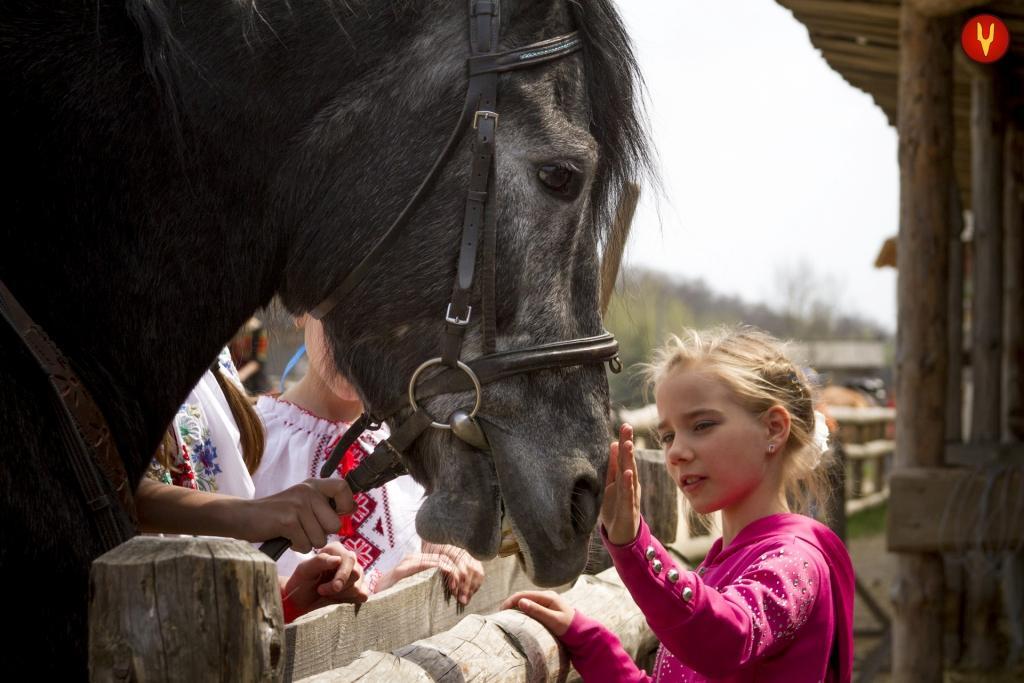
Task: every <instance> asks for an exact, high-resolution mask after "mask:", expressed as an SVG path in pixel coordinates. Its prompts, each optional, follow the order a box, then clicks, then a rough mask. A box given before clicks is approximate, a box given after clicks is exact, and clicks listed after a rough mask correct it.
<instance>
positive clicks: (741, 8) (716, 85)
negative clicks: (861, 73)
mask: <svg viewBox="0 0 1024 683" xmlns="http://www.w3.org/2000/svg"><path fill="white" fill-rule="evenodd" d="M618 5H619V9H620V11H621V12H622V15H623V17H624V19H625V21H626V24H627V26H628V28H629V30H630V34H631V35H632V37H633V40H634V43H635V45H636V49H637V52H638V56H639V58H640V64H641V68H642V70H643V73H644V76H645V78H646V80H647V87H648V90H649V98H650V102H649V109H650V118H651V127H652V132H653V136H654V141H655V145H656V147H657V149H658V154H659V158H660V165H661V173H662V179H663V182H664V188H665V193H664V194H665V196H664V197H663V198H661V199H660V200H659V201H658V202H657V203H658V206H659V207H660V224H659V210H656V208H655V202H654V201H652V200H653V199H654V197H652V196H650V194H648V195H647V196H645V197H644V198H643V200H642V201H641V206H640V209H639V210H638V212H637V215H636V219H635V221H634V223H633V232H632V235H631V239H630V244H629V246H628V248H627V252H626V264H627V266H626V267H627V268H628V267H629V265H644V266H647V267H652V268H655V269H657V270H662V271H666V272H669V273H673V274H678V275H680V276H685V277H700V278H703V279H704V280H705V281H706V282H707V283H708V284H709V285H710V286H711V287H712V288H713V289H715V290H717V291H720V292H723V293H728V294H733V295H738V296H740V297H742V298H744V299H746V300H748V301H764V302H767V303H769V304H776V305H777V304H779V303H780V302H779V286H778V284H777V283H778V275H777V274H778V272H779V270H780V269H783V268H787V267H793V266H794V265H795V264H798V263H800V262H801V261H807V262H810V263H811V264H812V265H813V267H814V268H815V270H816V271H817V272H818V273H820V276H821V279H822V280H823V281H829V284H827V285H826V287H824V288H823V289H826V290H831V291H832V292H834V293H835V298H836V305H837V306H838V310H840V311H842V312H855V313H858V314H861V315H863V316H866V317H868V318H870V319H872V320H874V321H877V322H878V323H880V324H882V325H883V326H885V327H886V328H887V329H889V330H895V327H896V290H895V286H896V276H895V271H894V270H892V269H891V268H887V269H883V270H877V269H875V268H874V265H873V264H874V260H875V256H876V255H877V253H878V250H879V248H880V247H881V245H882V242H883V240H884V239H885V238H887V237H889V236H892V235H895V234H896V229H897V224H898V215H899V168H898V165H897V158H896V132H895V130H893V129H892V128H891V127H890V126H889V125H888V123H887V122H886V119H885V116H884V114H883V113H882V111H881V110H880V109H879V108H878V107H876V106H875V104H874V103H873V101H872V100H871V98H870V97H869V96H868V95H867V94H865V93H863V92H861V91H860V90H857V89H855V88H853V87H852V86H850V85H849V84H847V83H846V82H845V81H844V80H843V79H842V78H841V77H840V76H839V74H838V73H836V72H835V71H833V70H832V69H830V68H829V66H828V65H827V64H826V63H825V61H824V59H823V58H822V57H821V55H820V54H819V53H818V51H817V50H816V49H815V48H814V47H813V46H812V45H811V42H810V40H809V39H808V37H807V31H806V29H805V28H804V27H803V25H802V24H800V23H799V22H797V21H796V20H795V19H794V18H793V16H792V14H790V12H789V11H788V10H786V9H784V8H782V7H781V6H779V5H778V4H777V3H775V2H774V1H773V0H730V1H729V2H721V1H711V0H708V1H705V2H698V1H696V0H618Z"/></svg>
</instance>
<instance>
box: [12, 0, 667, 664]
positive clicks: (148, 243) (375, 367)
mask: <svg viewBox="0 0 1024 683" xmlns="http://www.w3.org/2000/svg"><path fill="white" fill-rule="evenodd" d="M467 23H468V16H467V8H466V3H465V2H462V1H460V2H456V1H454V0H402V1H395V2H385V1H383V0H377V1H371V0H348V2H344V1H336V0H291V1H290V2H288V1H276V2H275V1H273V0H267V1H266V2H259V3H258V2H255V1H253V2H238V1H237V0H234V1H232V0H204V1H203V2H194V3H185V2H180V1H178V0H121V1H120V2H108V1H106V0H91V1H90V2H84V3H83V2H59V1H58V0H46V1H45V2H43V1H32V0H24V1H21V2H17V1H12V2H6V3H4V4H3V5H2V7H0V73H2V86H0V87H2V92H3V106H2V107H0V117H2V124H0V131H2V134H3V142H4V144H3V149H4V153H3V159H4V161H5V163H6V165H7V172H6V173H5V176H6V177H7V178H8V180H7V181H5V183H4V184H3V185H2V189H0V192H2V199H3V207H4V209H5V210H6V211H7V217H6V218H5V219H4V220H3V228H2V230H3V234H2V241H0V244H2V247H0V280H2V281H3V282H4V283H6V285H7V286H8V287H9V288H10V290H11V291H12V292H13V293H14V295H15V296H16V297H17V298H18V299H19V300H20V302H21V303H22V305H23V306H24V307H25V309H26V310H27V311H28V313H29V314H30V315H31V316H32V317H33V318H34V319H35V320H36V322H37V323H39V324H40V325H41V326H42V327H43V328H44V329H45V330H46V331H47V332H48V334H49V335H50V337H51V338H52V339H53V340H54V341H55V342H56V343H57V344H58V345H59V347H60V348H61V349H62V350H63V351H64V353H65V354H66V355H67V356H68V358H69V359H70V362H71V364H72V366H73V368H74V369H75V370H76V371H77V373H78V375H79V376H80V377H81V379H82V381H83V382H84V384H85V385H86V386H88V387H89V389H90V390H91V392H92V394H93V395H94V397H95V398H96V400H97V403H98V404H99V407H100V408H101V409H102V411H103V413H104V414H105V416H106V418H107V421H108V422H109V424H110V427H111V430H112V432H113V434H114V435H115V440H116V444H117V447H118V449H119V451H120V453H121V456H122V459H123V460H124V465H125V468H126V469H127V472H128V475H129V478H130V480H131V481H132V482H133V483H137V482H138V480H139V479H140V477H141V476H142V474H143V472H144V469H145V467H146V465H147V463H148V461H149V459H150V456H151V454H152V453H153V451H154V449H155V447H156V445H157V443H158V441H159V438H160V435H161V433H162V432H163V431H164V429H165V427H166V425H167V423H168V422H169V420H170V418H171V416H172V415H173V413H174V411H175V410H176V408H177V406H178V404H179V402H180V401H181V400H182V398H183V397H184V396H185V394H186V393H187V392H188V390H189V388H190V387H191V386H192V385H193V384H194V383H195V382H196V380H197V379H198V377H199V376H200V375H201V373H202V372H203V370H204V369H205V368H206V367H207V366H208V365H209V364H210V361H211V360H212V359H213V358H214V356H215V355H216V353H217V351H218V349H219V348H220V347H221V345H222V344H224V343H225V341H226V340H227V339H228V338H229V337H230V336H231V334H232V333H233V332H234V331H235V329H236V328H237V327H238V326H239V325H240V324H241V323H242V322H243V321H244V320H245V319H246V318H247V317H248V316H249V315H250V314H251V312H252V311H253V310H254V309H256V308H257V307H259V306H261V305H263V304H265V303H267V302H268V301H269V300H270V299H271V297H272V296H273V295H274V294H275V293H280V295H281V297H282V300H283V301H284V302H285V304H286V306H288V308H289V309H290V310H292V311H295V312H300V311H306V310H310V309H311V308H312V307H314V306H315V305H316V304H317V303H318V302H319V301H320V300H321V299H323V298H324V296H325V295H326V294H327V293H328V292H330V291H331V290H332V289H333V287H334V286H335V285H336V284H337V283H338V281H339V280H340V279H341V278H342V277H343V276H344V274H345V273H346V272H347V269H349V268H351V267H352V266H353V265H354V264H355V263H357V262H358V261H359V259H360V258H361V255H362V253H363V251H364V250H365V247H366V245H368V244H372V243H373V241H374V237H375V236H376V235H377V234H379V232H380V230H381V229H382V226H386V225H388V224H389V223H390V222H391V220H392V219H393V218H394V215H395V213H396V212H398V211H399V210H400V209H401V207H402V205H403V204H404V203H405V201H406V199H407V198H408V197H409V196H410V195H411V194H412V193H413V191H414V189H415V187H416V185H417V183H418V182H419V181H420V179H421V178H422V177H423V176H424V175H425V174H426V172H427V170H428V167H429V165H430V162H431V160H432V159H433V157H434V156H435V154H436V152H437V150H438V149H439V147H440V146H442V145H443V143H444V141H445V137H446V135H447V133H448V131H449V129H450V128H451V126H452V124H453V121H454V120H455V118H457V117H458V115H459V109H460V105H461V103H462V100H463V96H464V91H465V87H466V73H465V58H466V56H467V52H468V47H467V42H468V41H467V34H466V26H467ZM574 29H575V30H578V31H579V32H580V35H581V38H582V43H583V48H582V50H581V51H580V52H578V53H576V54H575V55H572V56H571V57H568V58H565V59H562V60H559V61H556V62H551V63H550V64H546V65H543V66H541V67H538V68H536V69H532V70H529V71H518V72H512V73H509V74H504V75H502V76H501V77H500V80H499V91H498V92H499V103H500V110H501V123H500V126H501V128H500V133H499V136H498V142H497V157H496V158H497V165H496V170H495V173H496V185H497V186H499V187H500V188H501V192H500V195H499V203H498V206H497V217H498V220H497V225H498V239H497V259H496V262H497V277H496V282H497V306H496V315H495V321H496V326H497V348H498V350H501V349H508V348H518V347H521V346H525V345H531V344H539V343H544V342H549V341H556V340H560V339H571V338H576V337H581V336H588V335H594V334H597V333H599V332H600V331H601V320H600V316H599V313H598V287H599V284H598V266H599V262H598V251H599V245H600V243H601V240H602V236H603V233H604V231H605V229H606V226H607V225H608V224H609V215H610V212H611V208H612V206H613V204H614V202H615V194H616V192H615V189H616V188H618V187H620V186H621V184H622V182H623V181H624V180H625V179H628V178H632V177H635V175H636V174H637V173H638V172H639V171H641V170H643V168H644V167H646V160H647V155H646V147H645V140H644V136H643V134H642V128H641V125H640V123H639V119H638V117H637V101H636V99H637V93H638V83H639V80H638V73H637V70H636V63H635V61H634V59H633V55H632V52H631V48H630V46H629V43H628V40H627V38H626V35H625V32H624V30H623V27H622V25H621V23H620V21H619V19H618V17H617V16H616V14H615V12H614V10H613V8H612V4H611V1H610V0H580V1H579V2H570V3H561V2H549V1H545V0H518V1H517V0H506V1H505V2H504V3H503V4H502V8H501V35H502V41H501V45H500V46H499V47H500V48H501V49H505V48H510V47H516V46H519V45H525V44H528V43H531V42H534V41H537V40H539V39H541V38H546V37H550V36H553V35H558V34H563V33H567V32H569V31H571V30H574ZM468 154H469V141H468V139H467V140H464V141H463V143H462V144H461V146H460V147H459V148H458V150H457V152H456V155H455V159H454V160H453V162H452V163H449V164H448V165H447V166H446V167H445V170H444V171H443V173H442V174H441V176H440V177H439V178H438V180H437V182H436V184H435V186H434V187H433V189H432V191H431V193H430V195H429V196H428V197H427V198H426V200H425V201H424V202H423V203H422V205H421V206H420V207H419V208H418V209H417V211H416V213H415V215H414V216H413V218H412V221H411V223H410V225H409V226H408V228H407V231H406V233H405V234H404V235H403V236H402V238H401V239H399V240H398V241H397V242H396V244H395V245H394V247H393V248H392V249H391V250H390V251H389V253H388V254H387V255H386V257H385V258H384V259H382V260H381V261H380V262H379V263H378V264H376V265H375V266H374V267H373V268H372V269H371V271H370V273H369V277H367V278H366V279H365V280H364V281H363V282H362V283H361V284H359V285H358V286H357V287H356V288H355V290H353V291H352V292H351V294H350V295H349V296H348V297H347V299H346V301H345V304H344V305H343V306H340V307H339V308H338V309H336V310H335V311H334V312H332V313H331V314H330V315H329V316H328V317H327V318H326V319H325V321H324V322H325V328H326V329H327V331H328V334H329V337H330V340H331V343H332V346H333V348H334V350H335V354H334V355H335V360H336V363H337V365H338V367H339V368H340V369H341V371H342V372H344V373H345V374H346V375H348V376H349V377H350V378H352V379H353V380H354V382H355V383H356V384H357V386H359V387H360V390H361V392H362V393H363V396H364V398H365V400H366V401H367V403H368V404H369V405H371V406H379V405H383V404H387V403H389V402H390V401H392V400H393V399H394V398H395V397H396V396H399V395H401V394H402V392H403V391H404V390H405V385H406V383H407V382H408V381H409V376H410V374H411V373H412V371H413V369H414V368H415V367H416V366H417V365H418V364H419V363H420V362H422V361H423V360H424V359H426V358H429V357H432V356H436V355H438V354H437V345H438V339H439V337H440V329H441V328H440V325H439V320H440V318H441V317H442V315H443V312H444V305H445V302H446V301H447V298H448V294H449V291H450V283H451V282H452V279H453V277H454V274H455V269H456V263H455V261H456V252H455V246H454V245H456V244H458V235H459V231H460V225H459V222H460V216H461V212H462V207H463V203H464V201H465V187H466V177H465V176H466V169H467V167H468V163H466V161H465V160H466V159H467V157H468ZM465 348H466V349H467V352H466V355H467V356H468V357H473V356H474V355H479V353H480V334H479V330H478V329H477V326H476V325H471V326H470V330H469V333H468V335H467V338H466V344H465ZM0 353H2V355H3V358H4V362H3V363H2V365H0V389H2V392H0V449H2V455H0V505H2V514H3V518H4V519H3V529H4V537H3V541H2V543H0V568H2V569H0V572H2V573H0V576H2V577H3V586H4V588H5V589H6V591H7V594H8V595H9V596H10V598H9V600H8V604H10V605H11V606H12V607H13V609H12V610H11V611H9V612H8V615H9V616H8V619H7V621H8V627H9V629H11V630H13V637H12V636H10V635H9V636H8V637H6V638H5V647H4V648H3V650H4V652H5V654H6V655H7V656H6V657H5V670H6V671H8V672H10V671H13V670H16V669H19V668H21V667H25V668H27V669H29V670H32V671H34V672H35V673H36V674H38V673H40V672H45V671H48V670H70V671H71V672H72V673H73V674H76V675H84V671H85V640H86V638H85V633H86V628H85V617H86V606H87V578H88V570H89V565H90V562H91V561H92V560H93V559H94V558H95V557H97V556H98V555H99V554H100V553H101V552H103V550H104V548H103V546H102V543H101V542H100V540H99V537H98V535H97V533H96V528H95V522H94V520H93V518H92V517H91V514H90V512H89V510H88V508H87V507H86V505H85V503H84V501H83V497H82V494H81V492H80V490H79V487H78V485H77V483H76V481H75V479H74V476H73V474H72V472H71V471H70V469H69V467H68V464H67V446H66V444H65V443H64V442H63V440H62V439H59V438H57V437H56V431H57V425H58V424H59V418H58V412H57V411H58V405H57V403H56V401H55V399H54V398H53V395H52V392H51V391H50V389H49V387H48V386H47V384H46V381H45V379H44V377H43V374H42V372H41V371H40V369H39V368H38V367H37V365H36V364H35V363H34V362H33V361H32V359H31V357H30V356H29V355H28V353H27V352H26V351H25V350H24V348H23V347H22V345H21V344H20V342H19V341H18V339H17V338H16V337H15V335H14V334H13V333H12V332H11V331H10V330H9V329H7V328H6V327H0ZM483 394H484V406H485V409H484V410H483V411H482V412H481V418H482V419H483V421H484V424H485V429H486V431H487V436H488V438H489V440H490V443H491V446H492V449H493V450H492V452H491V453H490V454H483V453H479V452H473V451H469V450H467V449H465V448H459V449H453V448H452V445H451V442H450V438H449V437H447V436H445V435H443V434H441V433H432V434H431V436H430V437H428V438H424V439H421V440H420V441H419V442H418V444H417V447H416V448H415V450H414V451H413V452H412V453H411V457H410V458H409V462H408V463H407V464H408V466H409V467H410V469H411V470H412V472H413V474H414V475H415V476H416V477H417V478H418V479H419V480H420V481H421V482H423V483H424V484H425V486H426V487H427V490H428V492H429V494H430V495H429V498H428V500H427V502H426V504H425V505H424V508H423V510H422V511H421V514H420V517H419V519H418V523H417V526H418V528H419V529H420V532H421V534H422V535H424V536H425V537H426V538H428V539H430V540H433V541H438V542H451V543H455V544H458V545H461V546H463V547H466V548H468V549H469V550H470V551H471V552H473V553H474V554H476V555H478V556H488V555H493V553H494V551H495V548H494V547H493V543H492V542H491V540H490V539H493V538H494V536H495V533H492V532H494V530H496V529H497V527H498V525H499V524H500V520H501V516H502V513H503V506H504V511H505V513H507V514H508V515H509V516H510V517H511V522H512V525H513V526H514V528H515V529H516V532H517V535H518V536H519V543H520V547H521V548H522V549H523V558H524V560H525V561H526V565H527V568H528V570H529V571H530V572H531V573H532V575H533V576H534V577H535V579H536V580H537V581H538V582H539V583H541V584H556V583H560V582H563V581H565V580H568V579H570V578H571V577H572V576H574V575H575V574H577V573H578V572H579V571H580V570H581V568H582V567H583V564H584V561H585V552H586V550H585V549H586V546H587V538H588V536H589V533H590V530H591V529H592V528H593V525H594V522H595V519H596V514H597V508H598V505H599V500H600V491H601V481H603V480H602V477H603V472H604V461H605V452H606V451H605V449H606V440H607V435H608V431H607V430H608V426H607V418H606V415H607V384H606V380H605V376H604V373H603V370H602V369H600V367H599V366H594V365H589V366H581V367H575V368H571V369H565V370H551V371H543V372H535V373H531V374H528V375H518V376H515V377H511V378H509V379H507V380H503V381H500V382H496V383H494V384H491V385H488V386H487V387H485V389H484V392H483ZM460 400H461V402H462V403H465V400H466V395H462V396H447V397H437V398H434V399H432V400H430V401H427V402H426V405H427V406H428V407H429V408H430V409H431V411H432V412H433V411H435V410H436V414H447V412H446V411H450V410H451V409H452V408H453V407H455V406H457V405H459V402H460ZM502 500H503V502H502ZM480 529H484V530H485V531H486V533H483V534H481V533H479V530H480ZM126 590H131V587H126ZM10 632H11V631H10V630H9V633H10Z"/></svg>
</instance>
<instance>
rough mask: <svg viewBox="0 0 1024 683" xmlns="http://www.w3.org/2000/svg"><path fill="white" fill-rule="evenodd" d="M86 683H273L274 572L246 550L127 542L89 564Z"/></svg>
mask: <svg viewBox="0 0 1024 683" xmlns="http://www.w3.org/2000/svg"><path fill="white" fill-rule="evenodd" d="M90 585H91V590H90V599H89V678H90V680H92V681H129V680H131V681H148V680H160V681H181V682H182V683H195V682H196V681H209V680H243V681H280V680H282V676H283V673H284V667H283V664H284V656H283V655H284V642H283V638H282V635H283V631H284V618H283V616H282V612H281V594H280V588H279V585H278V581H277V567H276V565H275V564H274V562H273V561H272V560H271V559H270V558H268V557H267V556H266V555H264V554H262V553H260V552H259V551H258V550H256V549H255V548H253V547H252V545H251V544H249V543H245V542H243V541H236V540H232V539H222V538H158V537H153V536H136V537H135V538H133V539H131V540H129V541H128V542H126V543H123V544H121V545H119V546H118V547H116V548H114V549H113V550H111V551H110V552H108V553H106V554H104V555H102V556H100V557H99V558H97V559H96V561H95V562H93V565H92V573H91V576H90Z"/></svg>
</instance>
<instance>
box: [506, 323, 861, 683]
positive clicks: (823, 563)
mask: <svg viewBox="0 0 1024 683" xmlns="http://www.w3.org/2000/svg"><path fill="white" fill-rule="evenodd" d="M647 375H648V379H649V381H650V382H651V383H652V384H653V385H654V387H655V400H656V402H657V406H658V419H659V424H658V427H657V431H658V436H659V438H660V440H661V443H662V446H663V448H664V452H665V464H666V466H667V468H668V472H669V474H670V475H671V476H672V478H673V479H674V480H675V482H676V484H677V485H678V486H679V488H680V489H681V490H682V492H683V495H684V496H685V497H686V499H687V500H688V501H689V503H690V505H691V506H693V508H694V510H696V511H697V512H699V513H701V514H708V513H711V512H715V511H717V510H721V511H722V532H723V533H722V538H720V539H718V540H717V541H716V542H715V544H714V545H713V546H712V548H711V550H710V552H709V553H708V555H707V557H706V558H705V559H704V562H702V563H701V565H700V566H699V567H698V568H697V570H696V571H689V570H687V569H686V568H685V567H682V566H680V565H679V564H677V563H676V561H675V560H674V559H673V558H672V557H671V556H670V555H669V554H668V553H667V552H665V549H664V548H663V547H662V545H661V544H660V543H659V542H658V541H657V540H656V539H655V538H654V537H653V536H651V533H650V530H649V529H648V527H647V524H646V523H645V522H644V520H643V518H642V517H641V516H640V483H639V481H638V480H637V477H636V463H635V460H634V454H633V443H632V436H633V432H632V428H631V427H630V426H629V425H623V427H622V430H621V432H620V434H619V440H618V442H617V443H613V444H612V445H611V452H610V459H609V464H608V475H607V482H606V488H605V494H604V502H603V504H602V507H601V535H602V538H603V540H604V543H605V546H606V547H607V548H608V551H609V553H610V554H611V557H612V559H613V561H614V562H615V567H616V569H617V570H618V572H619V576H620V577H621V578H622V580H623V582H624V583H625V584H626V587H627V588H629V591H630V593H631V594H632V596H633V599H634V600H636V602H637V604H638V605H639V606H640V609H641V610H642V611H643V613H644V615H645V616H646V618H647V622H648V624H650V626H651V629H652V630H653V631H654V633H655V634H656V635H657V636H658V639H659V640H660V642H661V647H660V649H659V651H658V657H657V661H656V663H655V666H654V672H653V676H652V677H650V678H649V677H648V676H647V674H646V673H644V672H643V671H642V670H640V669H638V668H637V666H636V665H635V664H634V663H633V661H632V659H630V657H629V656H628V655H627V654H626V653H625V651H624V650H623V649H622V646H621V644H620V643H619V641H618V639H617V638H616V637H615V636H614V635H613V634H612V633H610V632H609V631H608V630H607V629H605V628H604V627H603V626H602V625H601V624H600V623H598V622H597V621H594V620H593V619H589V618H587V617H586V616H584V615H583V614H580V613H577V612H575V610H573V608H572V607H569V606H568V604H567V603H566V602H565V601H564V600H563V599H562V598H561V597H560V596H559V595H558V594H556V593H552V592H525V593H517V594H516V595H513V596H512V597H510V598H509V599H508V601H507V602H506V607H513V606H514V607H517V608H519V609H520V610H522V611H523V612H525V613H526V614H528V615H529V616H531V617H533V618H534V619H537V620H538V621H540V622H541V623H542V624H543V625H544V626H545V627H547V628H548V630H550V631H551V632H552V633H553V634H554V635H555V636H556V637H558V638H559V639H560V640H561V641H562V643H563V644H564V645H565V646H566V648H567V649H568V650H569V654H570V657H571V658H572V663H573V665H574V666H575V667H576V669H577V670H578V671H579V672H580V674H581V675H582V677H583V680H584V681H586V682H588V683H590V682H593V681H609V682H612V681H647V680H652V679H653V680H655V681H759V682H761V681H765V682H769V681H772V682H782V681H785V682H787V683H801V682H803V681H830V682H832V681H839V682H844V683H845V682H846V681H849V680H850V678H851V670H852V666H853V631H852V615H853V568H852V566H851V564H850V557H849V555H848V554H847V552H846V548H845V546H844V545H843V543H842V541H840V540H839V538H838V537H836V535H835V534H833V533H832V532H831V531H830V530H829V529H828V527H826V526H824V525H823V524H820V523H819V522H817V521H815V520H814V519H812V518H810V517H806V516H804V515H802V514H798V513H799V512H804V511H806V510H807V508H808V507H809V506H810V505H811V504H815V505H817V509H819V510H821V509H824V502H825V498H826V497H827V493H828V480H827V470H828V467H827V463H825V462H823V459H824V458H825V457H826V456H827V448H826V446H827V444H826V439H827V434H828V432H827V429H826V428H825V426H824V419H823V418H822V417H821V416H820V414H818V413H816V412H815V411H814V407H813V402H812V396H811V391H810V387H809V386H808V383H807V380H806V379H805V377H804V375H803V373H802V372H801V371H800V369H799V368H798V367H797V366H795V365H794V364H793V363H792V362H791V361H789V360H788V359H787V358H786V357H785V355H784V354H783V351H782V347H781V344H780V343H779V342H778V341H777V340H775V339H774V338H772V337H770V336H769V335H767V334H764V333H762V332H759V331H757V330H753V329H751V328H738V329H718V330H712V331H710V332H705V333H701V332H696V331H689V332H688V334H687V335H686V336H685V339H679V338H676V337H673V338H672V340H670V341H669V343H668V344H667V345H666V346H665V347H664V348H663V349H661V350H660V351H658V352H657V353H656V355H655V360H654V362H653V363H652V364H651V365H650V366H647Z"/></svg>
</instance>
